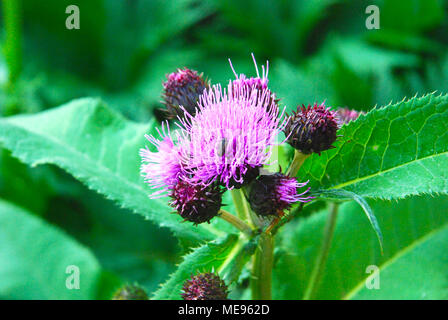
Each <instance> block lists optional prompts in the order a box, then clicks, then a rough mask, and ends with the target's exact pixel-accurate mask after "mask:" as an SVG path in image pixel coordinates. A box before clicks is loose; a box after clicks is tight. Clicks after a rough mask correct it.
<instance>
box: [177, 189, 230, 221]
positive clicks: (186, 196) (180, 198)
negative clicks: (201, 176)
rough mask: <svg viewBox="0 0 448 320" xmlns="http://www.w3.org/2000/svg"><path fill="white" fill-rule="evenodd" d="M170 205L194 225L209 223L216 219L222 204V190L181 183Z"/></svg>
mask: <svg viewBox="0 0 448 320" xmlns="http://www.w3.org/2000/svg"><path fill="white" fill-rule="evenodd" d="M171 198H172V201H171V202H170V205H171V206H172V207H173V208H175V209H176V210H177V212H178V213H179V215H180V216H181V217H182V218H184V219H185V220H187V221H191V222H193V223H194V224H196V225H197V224H200V223H203V222H209V221H210V220H211V219H212V218H213V217H215V216H216V215H217V214H218V212H219V209H220V208H221V202H222V190H221V188H220V187H219V186H214V185H211V186H207V187H203V186H193V185H191V184H189V183H187V182H185V181H179V182H178V183H177V184H176V185H175V186H174V188H173V190H172V193H171Z"/></svg>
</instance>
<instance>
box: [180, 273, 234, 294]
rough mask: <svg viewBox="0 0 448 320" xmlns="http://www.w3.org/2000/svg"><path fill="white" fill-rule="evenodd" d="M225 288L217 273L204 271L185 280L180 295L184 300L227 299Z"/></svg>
mask: <svg viewBox="0 0 448 320" xmlns="http://www.w3.org/2000/svg"><path fill="white" fill-rule="evenodd" d="M227 290H228V289H227V285H226V284H225V282H224V281H223V280H221V278H220V277H219V276H218V275H216V274H214V273H211V272H205V273H200V274H198V275H195V276H192V277H191V279H188V280H187V281H185V282H184V286H183V288H182V293H181V296H182V298H183V299H184V300H227V294H228V291H227Z"/></svg>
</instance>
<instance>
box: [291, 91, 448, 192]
mask: <svg viewBox="0 0 448 320" xmlns="http://www.w3.org/2000/svg"><path fill="white" fill-rule="evenodd" d="M447 123H448V96H446V95H443V96H442V95H440V96H436V95H435V94H429V95H426V96H424V97H422V98H412V99H410V100H407V101H402V102H400V103H398V104H395V105H389V106H387V107H384V108H380V109H375V110H372V111H371V112H369V113H368V114H367V115H365V116H364V115H361V116H360V118H359V119H358V120H357V121H354V122H351V123H349V124H348V125H345V126H344V127H343V128H342V129H341V130H340V132H339V133H340V134H341V135H342V137H341V138H340V139H339V141H337V142H336V146H337V147H336V148H335V149H333V150H328V151H326V152H323V153H322V155H321V156H318V155H316V154H315V155H313V156H311V157H310V158H309V159H308V160H306V161H305V163H304V165H303V166H302V168H301V170H300V171H299V176H300V177H303V178H304V179H305V178H306V179H308V178H309V179H310V180H311V181H310V182H311V186H312V187H315V188H318V187H323V188H328V189H340V188H343V189H345V190H347V191H352V192H354V193H356V194H358V195H360V196H364V197H371V198H381V199H397V198H403V197H406V196H409V195H418V194H423V193H428V194H435V193H447V192H448V170H446V168H447V167H448V126H447Z"/></svg>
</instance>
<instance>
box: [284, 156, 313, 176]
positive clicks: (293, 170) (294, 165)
mask: <svg viewBox="0 0 448 320" xmlns="http://www.w3.org/2000/svg"><path fill="white" fill-rule="evenodd" d="M309 156H310V155H309V154H303V153H302V152H300V151H298V150H296V151H295V152H294V159H292V162H291V165H290V166H289V168H288V171H287V172H286V175H287V176H289V177H295V176H296V175H297V173H298V172H299V169H300V167H301V166H302V164H303V163H304V162H305V160H306V158H308V157H309Z"/></svg>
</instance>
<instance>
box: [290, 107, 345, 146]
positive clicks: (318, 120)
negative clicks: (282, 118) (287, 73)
mask: <svg viewBox="0 0 448 320" xmlns="http://www.w3.org/2000/svg"><path fill="white" fill-rule="evenodd" d="M338 129H339V126H338V122H337V120H336V114H335V112H334V111H331V110H330V108H326V107H325V104H324V103H322V104H321V105H318V104H317V103H316V104H314V106H311V105H308V107H305V106H304V105H302V107H298V108H297V111H295V112H293V115H292V116H291V118H290V120H289V122H288V124H287V125H286V127H285V129H284V132H285V134H286V136H287V137H288V140H287V141H288V143H289V144H290V145H291V146H293V147H294V148H295V149H297V150H299V151H300V152H302V153H304V154H310V153H313V152H315V153H318V154H320V153H321V152H322V151H325V150H328V149H331V148H334V147H333V146H332V143H333V142H335V141H336V137H337V135H336V132H337V130H338Z"/></svg>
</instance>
